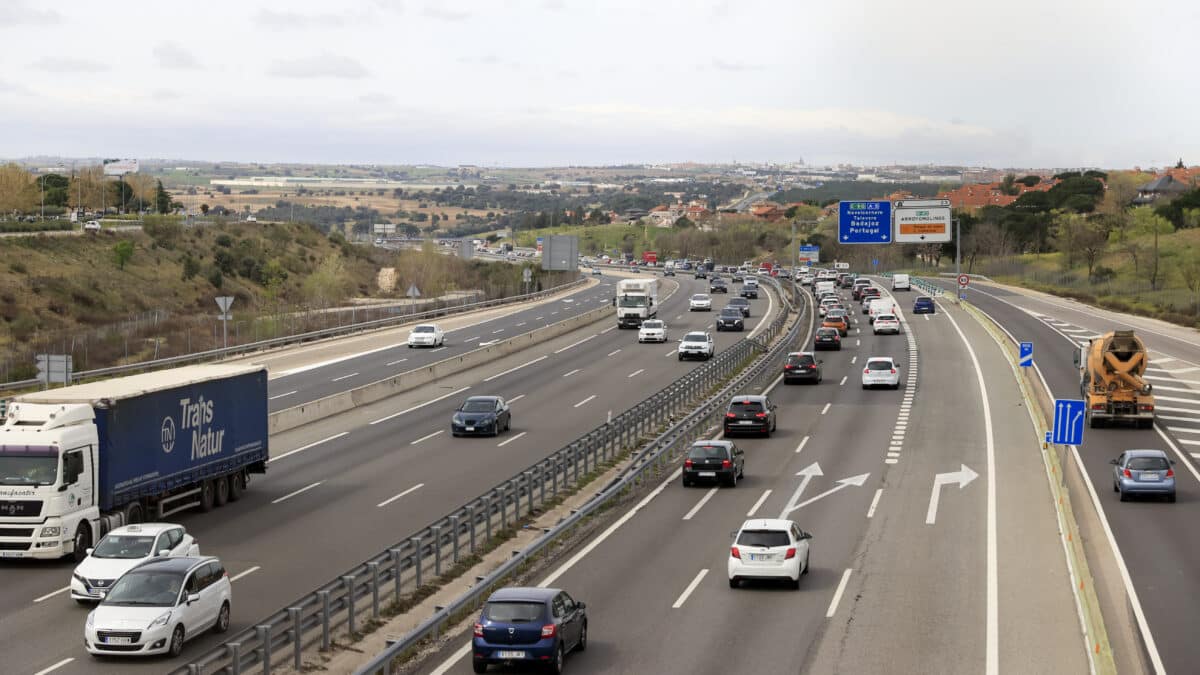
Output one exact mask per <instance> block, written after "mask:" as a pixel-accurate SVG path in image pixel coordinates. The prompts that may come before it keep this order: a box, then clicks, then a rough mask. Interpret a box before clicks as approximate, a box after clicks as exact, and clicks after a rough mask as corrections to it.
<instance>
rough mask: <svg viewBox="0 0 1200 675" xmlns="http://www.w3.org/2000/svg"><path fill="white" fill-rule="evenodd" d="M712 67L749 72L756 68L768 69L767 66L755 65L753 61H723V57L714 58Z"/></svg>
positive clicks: (734, 71)
mask: <svg viewBox="0 0 1200 675" xmlns="http://www.w3.org/2000/svg"><path fill="white" fill-rule="evenodd" d="M712 67H713V68H715V69H717V70H723V71H725V72H727V73H749V72H752V71H755V70H766V68H765V67H763V66H758V65H754V64H752V63H738V62H736V61H722V60H721V59H713V63H712Z"/></svg>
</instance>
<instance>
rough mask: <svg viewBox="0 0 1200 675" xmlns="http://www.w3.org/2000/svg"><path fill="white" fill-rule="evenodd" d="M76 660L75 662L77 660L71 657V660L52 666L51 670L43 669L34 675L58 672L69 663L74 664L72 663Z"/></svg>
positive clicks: (64, 660)
mask: <svg viewBox="0 0 1200 675" xmlns="http://www.w3.org/2000/svg"><path fill="white" fill-rule="evenodd" d="M74 660H75V658H74V657H71V658H69V659H63V660H62V661H59V662H58V663H56V664H54V665H52V666H50V667H49V668H43V669H42V670H39V671H37V672H36V673H34V674H33V675H46V673H50V672H54V671H56V670H58V669H59V668H62V667H63V666H65V665H67V664H68V663H70V662H72V661H74Z"/></svg>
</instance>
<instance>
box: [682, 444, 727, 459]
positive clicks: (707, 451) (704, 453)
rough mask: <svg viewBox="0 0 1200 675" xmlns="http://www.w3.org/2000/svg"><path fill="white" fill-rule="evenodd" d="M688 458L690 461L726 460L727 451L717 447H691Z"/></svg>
mask: <svg viewBox="0 0 1200 675" xmlns="http://www.w3.org/2000/svg"><path fill="white" fill-rule="evenodd" d="M688 457H690V458H691V459H728V458H729V451H728V450H726V449H725V448H723V447H721V446H719V445H693V446H692V449H691V451H690V452H688Z"/></svg>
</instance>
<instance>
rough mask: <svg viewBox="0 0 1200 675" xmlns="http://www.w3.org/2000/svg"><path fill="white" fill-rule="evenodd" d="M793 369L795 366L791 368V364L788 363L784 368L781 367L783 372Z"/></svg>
mask: <svg viewBox="0 0 1200 675" xmlns="http://www.w3.org/2000/svg"><path fill="white" fill-rule="evenodd" d="M795 367H796V366H793V365H792V364H790V363H789V364H787V365H785V366H784V367H783V369H784V370H791V369H792V368H795Z"/></svg>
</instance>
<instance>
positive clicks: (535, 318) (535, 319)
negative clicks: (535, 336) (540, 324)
mask: <svg viewBox="0 0 1200 675" xmlns="http://www.w3.org/2000/svg"><path fill="white" fill-rule="evenodd" d="M544 318H546V317H544V316H535V317H533V320H534V321H541V320H542V319H544Z"/></svg>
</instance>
